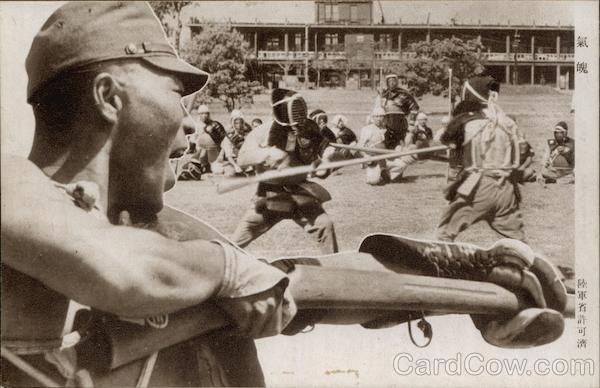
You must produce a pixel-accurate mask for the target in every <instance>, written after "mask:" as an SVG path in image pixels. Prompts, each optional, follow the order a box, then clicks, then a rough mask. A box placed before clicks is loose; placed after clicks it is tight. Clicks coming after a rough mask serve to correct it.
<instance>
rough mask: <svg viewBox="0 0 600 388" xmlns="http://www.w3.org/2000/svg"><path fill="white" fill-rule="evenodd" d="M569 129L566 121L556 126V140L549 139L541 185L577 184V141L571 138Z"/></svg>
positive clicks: (543, 163) (539, 179)
mask: <svg viewBox="0 0 600 388" xmlns="http://www.w3.org/2000/svg"><path fill="white" fill-rule="evenodd" d="M568 131H569V127H568V126H567V123H565V122H564V121H560V122H559V123H557V124H556V125H555V126H554V138H553V139H548V141H547V143H548V146H547V147H546V151H545V153H544V158H543V160H542V169H541V171H540V174H539V177H538V181H540V183H557V182H558V183H574V182H575V175H574V170H575V140H573V139H572V138H570V137H569V132H568Z"/></svg>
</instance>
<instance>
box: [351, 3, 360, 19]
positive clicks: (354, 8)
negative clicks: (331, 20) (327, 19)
mask: <svg viewBox="0 0 600 388" xmlns="http://www.w3.org/2000/svg"><path fill="white" fill-rule="evenodd" d="M350 21H351V22H357V21H358V7H357V6H356V5H351V6H350Z"/></svg>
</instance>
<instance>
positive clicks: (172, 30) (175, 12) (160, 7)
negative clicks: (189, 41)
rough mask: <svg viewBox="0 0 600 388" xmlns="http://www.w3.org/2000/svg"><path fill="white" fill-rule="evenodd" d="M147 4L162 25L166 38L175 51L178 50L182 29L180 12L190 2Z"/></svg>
mask: <svg viewBox="0 0 600 388" xmlns="http://www.w3.org/2000/svg"><path fill="white" fill-rule="evenodd" d="M148 3H150V6H151V7H152V9H153V10H154V13H156V16H158V19H159V20H160V22H161V24H162V25H163V28H164V29H165V31H166V33H167V38H169V41H170V42H171V44H172V45H173V46H174V47H175V49H177V50H179V37H180V35H181V29H182V28H183V22H182V21H181V10H182V9H183V7H185V6H186V5H188V4H190V3H191V1H149V2H148Z"/></svg>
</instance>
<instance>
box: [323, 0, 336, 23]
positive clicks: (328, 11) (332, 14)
mask: <svg viewBox="0 0 600 388" xmlns="http://www.w3.org/2000/svg"><path fill="white" fill-rule="evenodd" d="M338 20H340V9H339V7H338V5H337V4H326V5H325V21H338Z"/></svg>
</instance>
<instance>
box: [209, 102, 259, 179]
mask: <svg viewBox="0 0 600 388" xmlns="http://www.w3.org/2000/svg"><path fill="white" fill-rule="evenodd" d="M251 130H252V127H251V126H250V125H249V124H248V123H246V121H245V120H244V115H243V114H242V112H241V111H239V110H233V111H232V112H231V130H230V131H227V133H226V134H225V138H224V139H223V141H222V142H221V152H220V153H219V156H218V157H217V159H216V160H215V162H213V163H212V165H211V167H212V170H213V172H214V173H215V174H223V175H225V176H235V175H238V174H243V173H244V171H243V169H242V168H241V167H240V166H239V165H238V164H237V156H238V152H239V150H240V148H241V147H242V144H244V139H245V137H246V135H247V134H248V133H250V131H251Z"/></svg>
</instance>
